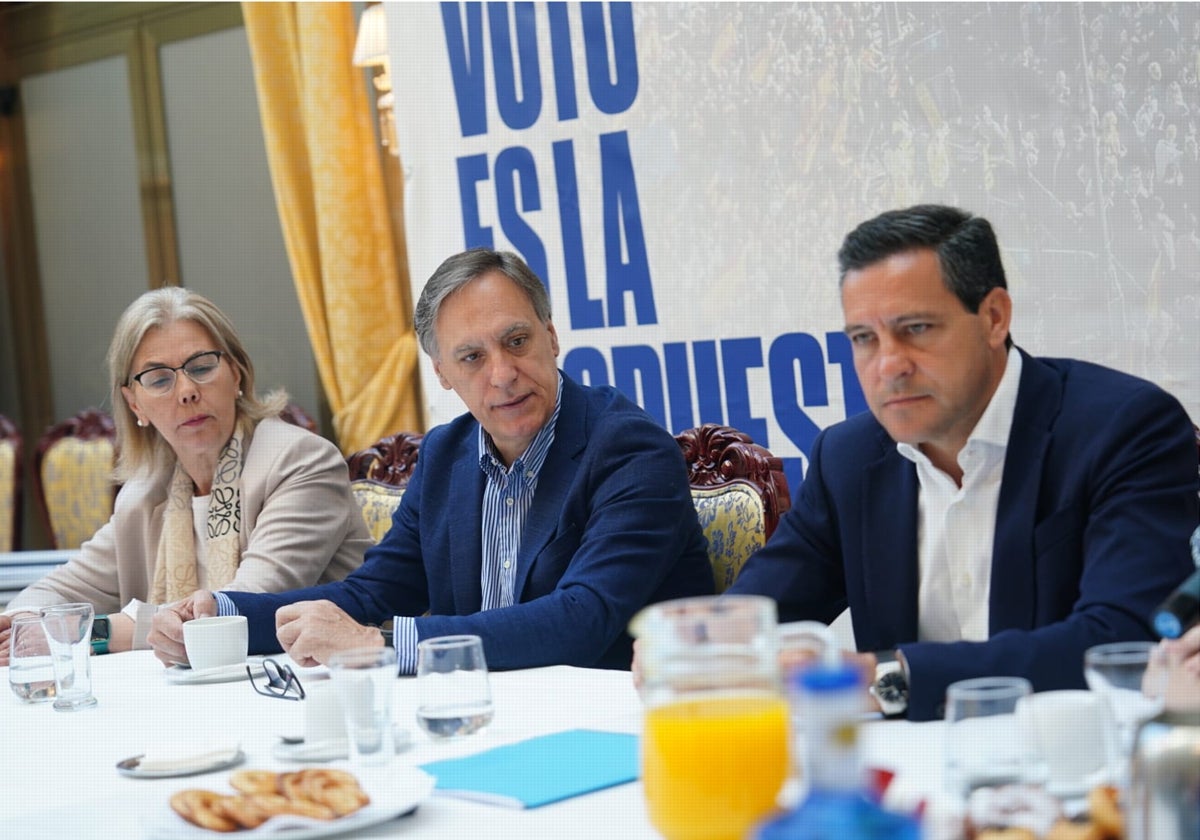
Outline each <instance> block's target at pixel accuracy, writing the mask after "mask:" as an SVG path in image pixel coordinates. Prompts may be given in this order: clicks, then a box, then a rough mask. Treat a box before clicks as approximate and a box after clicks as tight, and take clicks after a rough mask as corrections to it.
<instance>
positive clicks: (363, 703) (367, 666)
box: [329, 647, 396, 767]
mask: <svg viewBox="0 0 1200 840" xmlns="http://www.w3.org/2000/svg"><path fill="white" fill-rule="evenodd" d="M329 672H330V674H331V675H332V677H333V684H334V686H336V688H337V692H338V697H340V698H341V701H342V713H343V714H344V715H345V716H346V734H347V735H348V736H349V739H350V760H351V761H352V762H353V763H354V764H356V765H358V766H360V767H369V766H376V765H381V764H387V763H388V762H389V761H391V760H392V756H394V755H395V754H396V746H395V741H394V740H393V736H392V693H393V691H394V690H395V687H396V651H395V650H393V649H392V648H387V647H385V648H351V649H350V650H344V651H340V652H339V653H335V654H334V655H333V656H331V657H330V659H329Z"/></svg>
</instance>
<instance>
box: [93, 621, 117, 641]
mask: <svg viewBox="0 0 1200 840" xmlns="http://www.w3.org/2000/svg"><path fill="white" fill-rule="evenodd" d="M111 632H112V625H111V624H110V623H109V620H108V618H107V616H100V617H98V618H96V620H95V621H93V622H92V638H93V639H107V638H108V636H109V633H111Z"/></svg>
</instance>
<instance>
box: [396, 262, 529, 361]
mask: <svg viewBox="0 0 1200 840" xmlns="http://www.w3.org/2000/svg"><path fill="white" fill-rule="evenodd" d="M491 271H498V272H500V273H501V274H503V275H504V276H505V277H507V278H508V279H509V280H512V281H513V282H514V283H516V284H517V286H518V287H519V288H520V289H521V291H523V292H524V293H525V296H526V297H528V298H529V302H530V304H532V305H533V311H534V314H536V315H537V317H538V320H539V321H541V322H542V323H543V324H548V323H549V322H550V295H549V293H547V291H546V286H545V284H544V283H542V281H541V280H540V279H539V278H538V276H537V275H536V274H534V273H533V271H532V270H531V269H530V268H529V266H528V265H526V264H525V261H524V260H522V259H521V258H520V257H518V256H517V255H516V254H514V253H512V252H511V251H493V250H492V249H490V248H472V249H471V250H470V251H463V252H462V253H460V254H455V255H454V256H452V257H448V258H447V259H446V260H445V261H444V262H443V263H442V264H441V265H439V266H438V267H437V270H436V271H434V272H433V274H432V276H430V278H429V280H428V281H427V282H426V283H425V288H424V289H422V290H421V297H420V299H419V300H418V301H417V308H416V311H415V312H414V313H413V327H414V328H415V329H416V331H417V340H418V341H420V342H421V349H422V350H424V351H425V352H426V353H428V354H429V357H430V358H432V359H436V358H437V356H438V346H437V335H436V334H435V332H434V326H435V325H436V324H437V317H438V313H439V312H441V309H442V304H443V303H445V302H446V298H448V297H450V295H452V294H454V293H455V292H457V291H458V290H459V289H461V288H463V287H464V286H466V285H467V284H469V283H470V282H471V281H473V280H475V279H477V278H479V277H482V276H483V275H484V274H487V273H488V272H491Z"/></svg>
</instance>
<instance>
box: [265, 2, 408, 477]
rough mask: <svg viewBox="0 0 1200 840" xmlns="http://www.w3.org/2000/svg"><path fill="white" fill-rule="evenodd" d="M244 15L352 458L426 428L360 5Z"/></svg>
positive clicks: (297, 257) (306, 307)
mask: <svg viewBox="0 0 1200 840" xmlns="http://www.w3.org/2000/svg"><path fill="white" fill-rule="evenodd" d="M242 16H243V19H244V20H245V22H246V34H247V35H248V36H249V39H250V51H251V54H252V56H253V59H254V82H255V86H256V87H257V90H258V105H259V111H260V113H261V115H262V123H263V133H264V135H265V137H266V145H267V158H268V160H269V161H270V166H271V180H272V182H273V183H274V186H275V203H276V205H277V207H278V208H279V218H280V221H281V223H282V226H283V236H284V242H285V244H286V246H287V252H288V259H289V260H290V262H291V266H292V276H293V279H294V280H295V283H296V293H297V294H298V296H299V298H300V308H301V311H302V312H303V314H304V320H305V323H306V324H307V326H308V337H309V341H310V342H311V344H312V347H313V353H314V355H315V356H316V359H317V369H318V372H319V374H320V376H321V383H322V385H324V387H325V393H326V395H327V396H328V398H329V403H330V406H331V408H332V411H333V421H334V429H335V431H336V433H337V438H338V444H339V445H340V446H341V448H342V451H343V452H346V453H350V452H354V451H356V450H359V449H363V448H365V447H367V446H369V445H370V444H372V443H374V442H375V441H376V440H378V439H379V438H381V437H383V436H385V435H388V434H391V433H393V432H397V431H402V430H414V431H420V430H421V428H422V426H421V412H420V383H419V375H418V372H417V371H418V369H417V339H416V334H415V333H414V332H413V328H412V314H411V308H410V306H409V304H408V300H409V294H408V291H407V289H408V276H407V274H408V272H407V268H406V267H404V266H401V265H400V264H399V262H398V260H397V258H396V253H397V243H396V242H395V241H394V239H393V229H392V225H391V222H390V219H389V216H388V209H387V197H386V191H385V188H384V183H383V174H382V170H381V166H380V161H379V156H378V151H377V146H376V139H375V134H374V127H373V124H372V120H371V116H370V110H369V106H368V102H367V92H366V85H365V84H364V81H363V75H362V71H361V70H360V69H359V68H357V67H354V66H353V65H352V64H351V55H352V53H353V50H354V39H355V23H354V14H353V7H352V6H351V4H349V3H243V4H242ZM396 235H400V234H399V233H397V234H396ZM400 245H401V248H402V243H400Z"/></svg>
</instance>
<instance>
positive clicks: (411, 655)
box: [392, 615, 417, 674]
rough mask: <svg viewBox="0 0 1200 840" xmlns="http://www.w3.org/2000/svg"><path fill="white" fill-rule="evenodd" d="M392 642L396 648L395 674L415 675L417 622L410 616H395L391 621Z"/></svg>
mask: <svg viewBox="0 0 1200 840" xmlns="http://www.w3.org/2000/svg"><path fill="white" fill-rule="evenodd" d="M392 641H393V643H394V644H395V646H396V670H397V673H399V674H415V673H417V620H416V619H415V618H413V617H412V616H404V615H398V616H396V617H395V618H394V619H393V620H392Z"/></svg>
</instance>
